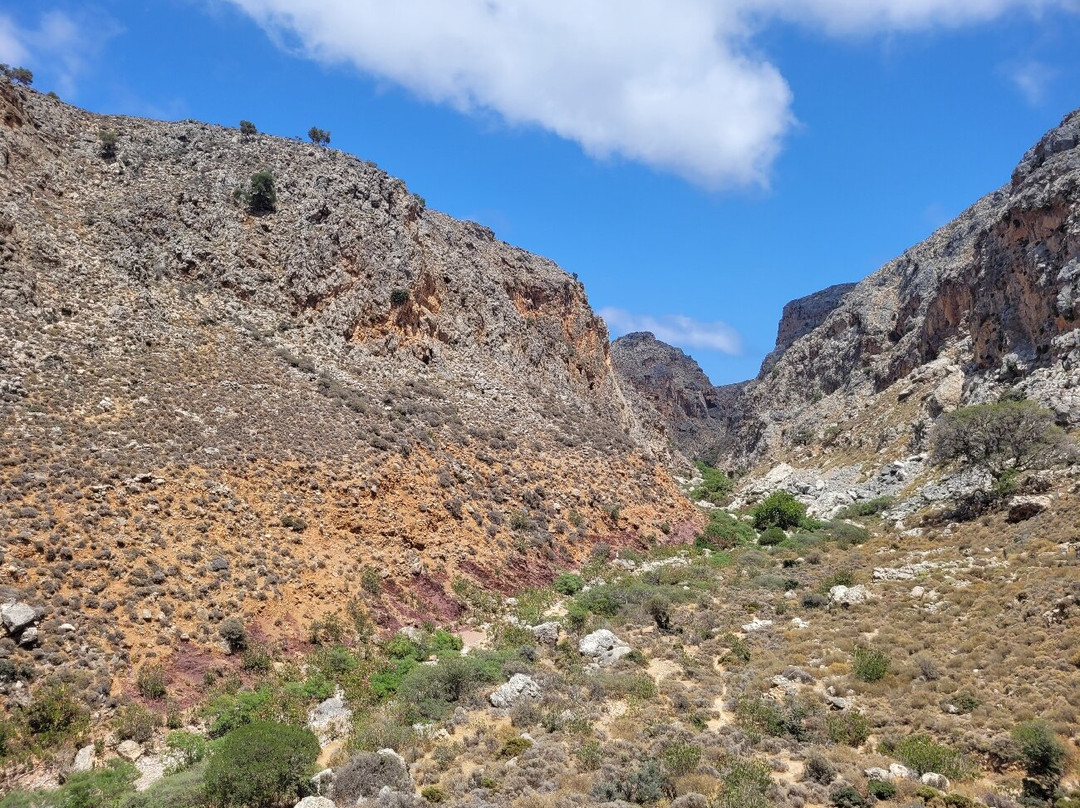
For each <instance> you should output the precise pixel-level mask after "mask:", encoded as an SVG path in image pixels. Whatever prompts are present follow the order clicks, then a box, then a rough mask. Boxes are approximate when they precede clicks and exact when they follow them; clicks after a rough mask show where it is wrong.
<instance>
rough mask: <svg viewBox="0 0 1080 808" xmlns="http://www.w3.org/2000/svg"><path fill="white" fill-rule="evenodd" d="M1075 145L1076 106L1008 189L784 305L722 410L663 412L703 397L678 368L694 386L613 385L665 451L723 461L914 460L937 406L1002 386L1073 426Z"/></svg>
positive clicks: (1077, 268)
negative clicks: (873, 267) (661, 430)
mask: <svg viewBox="0 0 1080 808" xmlns="http://www.w3.org/2000/svg"><path fill="white" fill-rule="evenodd" d="M1078 144H1080V111H1078V112H1074V113H1072V114H1071V115H1069V116H1068V117H1067V118H1066V119H1065V120H1064V121H1063V122H1062V124H1061V125H1060V126H1059V127H1058V128H1057V129H1055V130H1053V131H1051V132H1050V133H1048V134H1047V135H1046V136H1045V137H1044V138H1042V140H1040V141H1039V143H1038V144H1036V145H1035V146H1034V147H1033V148H1032V149H1031V150H1030V151H1029V152H1028V153H1027V154H1026V155H1025V156H1024V158H1023V159H1022V161H1021V162H1020V164H1019V166H1018V167H1017V168H1016V170H1015V171H1014V172H1013V175H1012V180H1011V182H1010V183H1009V184H1008V185H1006V186H1004V187H1003V188H1001V189H1000V190H998V191H995V192H994V193H992V194H989V195H988V196H986V197H985V198H983V199H981V200H979V201H978V202H977V203H976V204H975V205H973V206H972V207H971V208H970V209H968V210H967V211H965V212H964V213H963V214H961V215H960V216H959V217H958V218H957V219H956V220H955V221H953V222H951V223H950V224H948V225H946V226H944V227H942V228H941V229H940V230H938V231H937V232H935V233H934V234H933V235H932V236H930V238H928V239H927V240H926V241H924V242H922V243H921V244H918V245H916V246H915V247H912V248H911V249H910V250H908V251H907V252H905V253H904V254H903V255H901V256H900V257H899V258H897V259H895V260H894V261H891V262H890V263H888V264H886V265H885V266H884V267H882V268H881V269H879V270H878V271H877V272H875V273H874V274H872V275H870V276H869V277H868V278H866V279H865V280H863V281H862V282H860V283H858V284H854V285H846V284H845V285H843V286H838V287H832V288H830V289H827V290H825V291H823V292H819V293H818V294H816V295H812V296H811V297H809V298H804V299H802V300H798V301H794V302H793V303H790V304H788V306H786V307H785V309H784V318H783V320H782V321H781V323H780V327H779V329H778V335H777V345H776V349H775V350H774V351H773V352H772V353H771V354H770V355H769V357H768V358H767V359H766V360H765V362H764V364H763V366H762V370H761V373H760V374H759V376H758V378H756V379H754V380H751V381H748V382H746V383H744V384H742V385H740V386H738V387H736V388H733V389H732V388H727V389H724V390H720V391H715V392H714V394H713V395H714V396H715V395H721V396H722V397H723V405H722V406H721V407H719V408H718V409H719V411H720V412H719V415H720V417H717V413H716V412H715V411H710V412H709V413H708V414H707V416H701V415H694V414H690V413H687V412H686V411H685V410H681V411H680V412H679V413H678V415H677V417H674V418H673V417H672V412H673V411H674V410H677V409H678V406H677V402H679V401H682V400H685V399H687V398H693V399H694V400H697V399H698V398H702V399H703V398H705V397H707V396H708V395H709V392H708V390H707V388H706V389H703V388H702V386H701V384H700V382H699V381H698V380H697V379H696V377H695V374H694V369H693V368H687V367H685V366H684V365H683V364H680V365H679V371H678V374H677V375H676V374H674V373H672V378H673V379H684V378H685V379H690V378H693V379H694V381H693V382H692V383H691V384H689V385H687V386H684V387H679V385H678V383H674V382H673V385H674V388H675V389H671V390H670V391H667V392H664V391H660V390H658V389H657V387H656V386H655V385H650V384H649V383H648V380H644V382H643V380H642V379H641V378H640V377H639V376H635V374H633V373H630V372H627V371H626V369H625V368H620V372H621V373H622V374H623V378H625V379H626V380H627V381H628V382H630V383H631V384H633V385H634V386H635V387H636V388H637V389H638V391H639V393H640V394H642V396H643V397H644V398H646V399H650V398H651V399H652V401H653V402H654V404H653V406H652V407H651V408H650V407H649V406H643V407H642V409H643V411H645V412H651V410H652V409H659V412H660V414H661V417H662V418H663V419H664V420H665V421H666V423H667V425H668V428H669V431H670V433H671V434H672V436H673V437H675V439H676V441H677V442H678V441H679V440H680V438H681V437H682V436H692V437H688V438H687V439H686V441H685V442H684V443H682V444H681V445H682V446H683V448H685V449H686V451H688V452H690V453H692V454H697V455H705V456H716V457H718V458H719V462H720V463H721V464H723V465H726V466H729V467H730V466H734V467H740V466H741V467H754V466H757V467H759V468H761V469H762V470H764V469H765V468H766V466H767V465H768V464H771V463H775V462H778V461H788V462H792V463H795V464H804V465H805V464H809V463H812V464H813V465H815V466H817V467H819V468H820V467H822V466H825V467H828V466H838V465H847V466H848V467H853V466H854V465H857V464H867V465H868V466H870V465H872V466H873V467H874V468H875V469H876V468H879V467H880V466H882V465H883V464H884V463H886V462H887V461H890V460H895V459H899V458H905V457H907V456H909V455H914V454H917V453H919V452H921V451H922V450H923V449H924V448H925V446H926V438H927V435H928V431H929V426H930V424H931V423H932V422H933V420H934V419H935V418H936V417H937V416H939V415H940V414H941V413H942V412H944V411H946V410H949V409H952V408H954V407H956V406H958V405H966V404H973V403H980V402H983V401H988V400H994V399H995V398H997V397H998V396H999V395H1000V394H1001V393H1002V392H1004V391H1006V390H1008V389H1009V388H1012V387H1018V388H1020V389H1021V390H1022V391H1023V392H1024V393H1025V394H1026V395H1027V396H1029V397H1030V398H1034V399H1037V400H1038V401H1040V402H1042V403H1043V404H1045V405H1046V406H1047V407H1050V408H1051V409H1053V410H1054V412H1055V413H1056V414H1057V416H1058V420H1059V422H1060V423H1061V424H1063V425H1066V426H1076V425H1077V424H1078V423H1080V387H1078V382H1080V193H1078V188H1080V148H1078ZM651 350H652V351H653V352H654V353H658V352H659V351H660V350H661V349H658V348H656V347H654V348H652V349H651ZM625 353H626V352H624V351H621V350H618V349H617V350H615V351H613V356H614V357H615V358H616V359H617V360H618V358H619V357H620V356H623V355H625ZM665 372H667V371H665V370H662V369H656V370H653V371H652V377H654V378H655V377H658V376H661V375H663V373H665ZM658 401H659V403H656V402H658ZM714 409H716V408H714ZM687 419H690V420H692V421H693V423H692V424H690V425H687V424H686V423H685V421H686V420H687ZM708 433H711V434H712V439H711V446H709V447H706V448H704V449H703V448H701V447H702V445H703V443H708V442H709V441H708V440H707V439H706V438H704V437H703V435H705V434H708ZM856 476H858V475H856Z"/></svg>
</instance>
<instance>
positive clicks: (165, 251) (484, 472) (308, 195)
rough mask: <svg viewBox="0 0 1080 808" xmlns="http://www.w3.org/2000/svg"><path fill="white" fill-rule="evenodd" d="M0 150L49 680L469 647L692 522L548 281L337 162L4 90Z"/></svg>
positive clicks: (11, 410)
mask: <svg viewBox="0 0 1080 808" xmlns="http://www.w3.org/2000/svg"><path fill="white" fill-rule="evenodd" d="M0 121H2V123H0V443H2V445H3V449H2V452H0V454H2V457H0V490H2V491H3V495H2V498H0V532H2V536H3V545H4V546H3V548H2V550H3V573H2V575H3V580H0V588H2V589H3V592H2V593H0V594H6V595H18V596H20V597H22V598H23V599H25V600H28V601H30V602H31V603H33V604H35V605H37V606H39V607H41V608H45V609H47V610H48V617H47V620H46V622H45V624H44V628H43V631H42V637H43V640H42V642H43V643H44V647H45V649H46V653H51V652H53V651H56V650H57V648H58V647H59V645H60V644H61V642H62V641H63V640H62V638H61V637H60V636H59V635H58V634H57V633H56V632H55V631H50V630H49V628H48V627H49V626H51V625H53V624H54V623H64V622H71V623H73V624H74V625H75V626H76V628H77V629H78V636H81V637H83V639H86V637H87V636H88V635H87V634H85V633H84V631H83V629H84V628H86V629H87V630H89V631H91V633H95V632H96V633H98V634H102V632H103V634H102V636H104V637H105V638H106V639H108V640H109V642H110V644H111V646H112V647H115V645H116V643H121V642H122V643H123V644H124V645H125V647H126V648H127V649H128V650H127V651H125V653H124V654H123V658H122V659H121V662H120V664H121V665H123V664H124V663H125V661H130V660H131V659H133V658H138V657H139V656H141V655H143V654H145V653H148V652H151V651H152V650H153V649H154V648H160V647H162V646H167V645H170V644H172V643H175V642H177V641H178V638H180V637H184V638H190V639H192V640H199V639H203V640H209V639H212V638H213V637H214V633H213V632H214V627H215V626H216V621H217V620H220V619H221V617H222V616H226V615H232V614H236V615H240V616H242V617H243V618H244V619H246V620H248V621H249V622H251V623H253V624H255V625H258V626H261V629H260V630H263V631H268V632H270V633H276V634H279V635H289V634H293V635H295V634H300V633H302V632H303V631H304V626H305V625H306V624H307V623H308V622H310V621H311V620H313V619H315V618H316V617H319V616H321V615H324V614H326V613H328V612H333V611H341V610H342V609H344V608H345V604H347V603H348V602H349V601H350V600H352V601H354V602H363V603H364V604H365V605H366V607H367V608H368V609H369V610H370V611H371V612H372V614H373V615H375V616H376V617H378V618H379V619H383V620H386V621H389V622H393V621H394V620H395V619H403V618H409V617H410V615H412V616H414V617H415V618H417V619H426V618H428V617H432V616H437V615H442V616H444V617H452V616H453V615H455V614H456V613H457V612H458V611H459V610H460V603H459V601H460V598H461V597H462V596H463V595H462V593H464V592H466V591H467V588H468V586H471V585H473V584H477V583H478V584H482V585H486V586H496V587H498V588H501V589H504V590H510V589H512V588H514V587H516V586H521V585H524V584H527V583H529V582H530V581H535V580H538V579H540V578H543V577H544V576H550V575H551V574H552V571H553V570H554V569H556V568H558V567H560V566H562V567H565V566H566V565H569V564H571V563H573V562H574V560H575V559H580V558H581V557H582V556H583V555H584V554H586V553H587V552H588V551H589V548H590V547H591V546H592V544H593V543H595V542H596V541H599V540H603V541H606V542H609V543H615V544H619V543H628V542H647V541H650V540H652V539H657V538H661V537H662V533H669V534H670V535H671V536H673V537H675V536H679V535H685V534H680V525H686V527H687V529H688V528H689V526H690V525H689V523H691V522H693V521H694V520H695V519H697V517H696V515H695V514H694V513H693V511H692V509H691V508H690V507H689V505H688V503H686V501H685V500H684V499H683V498H682V497H681V495H680V494H679V492H678V490H677V489H676V487H675V486H674V484H673V483H672V481H671V479H670V478H669V477H668V475H667V473H666V472H665V471H664V469H663V467H662V461H663V460H664V459H665V453H666V451H667V450H666V448H665V443H664V441H663V440H662V439H661V438H660V437H659V436H657V435H656V434H655V433H653V432H652V431H651V430H650V429H649V428H648V427H647V426H643V425H642V424H641V422H640V421H639V419H638V418H637V416H636V415H635V414H634V413H633V411H632V410H631V409H630V407H629V406H628V405H627V403H626V401H625V399H624V397H623V393H622V390H621V388H620V385H619V382H618V380H617V379H616V377H615V375H614V373H613V371H612V367H611V364H610V358H609V354H608V338H607V331H606V329H605V327H604V324H603V322H602V321H601V320H600V319H599V318H598V317H597V316H596V315H595V314H594V313H593V312H592V310H591V309H590V308H589V305H588V301H587V299H586V296H585V291H584V289H583V287H582V285H581V284H580V283H579V282H577V281H576V280H575V279H573V278H572V277H570V276H569V275H568V274H566V273H565V272H564V271H563V270H561V269H560V268H559V267H558V266H556V265H555V264H554V263H552V262H551V261H548V260H546V259H543V258H540V257H538V256H535V255H530V254H529V253H526V252H525V251H523V250H520V249H517V248H514V247H512V246H510V245H508V244H504V243H502V242H500V241H499V240H497V239H496V238H495V237H494V236H493V234H492V233H491V231H490V230H488V229H486V228H484V227H482V226H480V225H477V224H473V223H470V222H461V221H456V220H454V219H452V218H450V217H448V216H445V215H443V214H440V213H437V212H435V211H432V210H428V209H426V207H425V204H424V201H423V200H422V199H420V198H419V197H417V196H415V195H414V194H412V193H410V192H409V191H408V189H407V188H406V187H405V185H404V183H402V182H401V181H400V180H397V179H393V178H391V177H389V176H387V175H386V174H385V173H384V172H382V171H380V170H379V169H378V168H377V167H375V166H374V165H372V164H370V163H365V162H363V161H362V160H359V159H357V158H355V157H352V156H350V155H347V154H343V153H341V152H339V151H335V150H331V149H327V148H322V147H317V146H313V145H306V144H302V143H299V142H294V141H290V140H286V139H281V138H275V137H269V136H264V135H254V136H244V135H241V134H240V132H238V131H237V130H232V129H227V128H223V127H219V126H210V125H206V124H202V123H197V122H192V121H183V122H179V123H162V122H156V121H149V120H140V119H133V118H121V117H102V116H97V115H93V114H90V113H87V112H83V111H80V110H78V109H75V108H72V107H70V106H66V105H64V104H62V103H61V102H59V101H57V100H54V99H50V98H48V97H45V96H43V95H41V94H39V93H36V92H33V91H31V90H25V89H21V88H16V87H12V86H10V85H8V84H5V83H2V82H0ZM103 132H113V133H115V135H116V138H115V141H116V142H115V153H112V150H111V149H109V148H107V147H106V145H107V144H106V145H103V144H104V141H105V140H107V139H108V138H104V139H103V137H102V133H103ZM262 170H268V171H270V172H271V173H272V176H273V180H274V186H275V189H276V192H277V203H276V208H275V210H274V211H272V212H263V213H260V214H255V213H252V212H251V210H250V209H249V205H248V204H247V202H246V201H245V193H246V192H247V191H248V189H249V186H250V179H251V177H252V175H253V174H254V173H255V172H259V171H262ZM452 585H453V586H452ZM373 593H375V594H373ZM50 621H51V622H50ZM2 642H9V641H8V640H2ZM84 663H85V664H84V665H83V667H84V668H88V669H92V668H93V666H92V665H89V663H86V661H85V660H84Z"/></svg>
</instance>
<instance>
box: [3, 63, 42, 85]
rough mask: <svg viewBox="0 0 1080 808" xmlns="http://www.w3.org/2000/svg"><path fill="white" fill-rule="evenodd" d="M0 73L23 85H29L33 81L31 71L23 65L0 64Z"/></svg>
mask: <svg viewBox="0 0 1080 808" xmlns="http://www.w3.org/2000/svg"><path fill="white" fill-rule="evenodd" d="M0 75H2V76H4V77H5V78H6V79H8V80H10V81H12V82H14V83H15V84H21V85H23V86H24V87H29V86H30V85H31V84H33V83H34V74H33V72H32V71H30V70H28V69H27V68H25V67H12V66H11V65H5V64H0Z"/></svg>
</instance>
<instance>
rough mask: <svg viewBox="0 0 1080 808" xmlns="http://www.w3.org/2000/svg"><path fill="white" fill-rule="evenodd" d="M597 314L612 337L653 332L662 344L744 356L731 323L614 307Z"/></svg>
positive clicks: (605, 308)
mask: <svg viewBox="0 0 1080 808" xmlns="http://www.w3.org/2000/svg"><path fill="white" fill-rule="evenodd" d="M597 313H598V314H599V315H600V316H601V317H602V318H604V322H606V323H607V324H608V330H609V331H611V333H612V336H621V335H623V334H629V333H630V332H632V331H651V332H652V334H653V336H654V337H656V338H657V339H658V340H660V341H661V342H667V343H669V344H671V345H678V346H680V347H685V348H704V349H707V350H710V351H720V352H721V353H726V354H728V355H730V356H738V355H739V354H741V353H742V338H741V337H740V336H739V334H738V332H736V331H735V329H734V328H732V327H731V326H729V325H728V324H727V323H721V322H719V321H717V322H713V323H701V322H698V321H697V320H694V319H691V318H690V317H686V316H684V315H682V314H665V315H662V316H660V317H654V316H652V315H650V314H632V313H631V312H628V311H626V310H624V309H616V308H612V307H610V306H605V307H604V308H602V309H600V311H599V312H597Z"/></svg>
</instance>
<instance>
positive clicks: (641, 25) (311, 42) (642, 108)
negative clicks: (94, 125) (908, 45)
mask: <svg viewBox="0 0 1080 808" xmlns="http://www.w3.org/2000/svg"><path fill="white" fill-rule="evenodd" d="M229 2H232V3H233V4H235V5H237V6H239V7H240V8H241V9H243V10H244V11H245V12H247V13H248V14H249V15H250V16H251V17H253V18H254V19H255V20H256V21H257V22H258V23H259V24H260V25H262V26H263V28H264V29H265V30H266V31H267V32H269V33H270V35H271V36H273V37H274V39H275V41H277V42H278V43H279V44H281V45H282V46H284V43H287V42H289V43H298V46H297V49H298V50H299V52H301V53H303V54H305V55H307V56H309V57H312V58H315V59H318V60H321V61H324V62H328V63H341V64H351V65H353V66H355V67H356V68H358V69H360V70H361V71H364V72H365V73H369V74H371V75H374V76H378V77H380V78H383V79H388V80H390V81H393V82H396V83H397V84H400V85H402V86H404V87H407V88H408V89H410V90H411V91H412V92H414V93H416V94H417V95H418V96H420V97H422V98H425V99H428V100H431V101H434V102H440V103H447V104H451V105H453V106H454V107H456V108H457V109H459V110H462V111H470V110H477V109H483V110H493V111H495V112H497V113H498V114H500V115H501V116H502V117H503V118H504V119H505V120H506V121H508V122H510V123H512V124H526V125H535V126H539V127H542V128H544V129H547V130H549V131H552V132H555V133H557V134H558V135H560V136H562V137H564V138H567V139H569V140H573V141H576V142H577V143H579V144H581V146H582V148H584V149H585V151H586V152H588V153H589V154H591V155H595V156H598V157H607V156H620V157H623V158H627V159H630V160H635V161H638V162H641V163H645V164H647V165H650V166H652V167H654V168H657V169H660V170H664V171H669V172H672V173H674V174H677V175H679V176H681V177H684V178H686V179H688V180H690V181H692V182H695V183H697V184H699V185H702V186H705V187H709V188H720V187H732V186H754V185H757V186H766V185H767V184H768V180H769V172H770V169H771V166H772V163H773V161H774V159H775V157H776V155H777V154H778V153H779V151H780V148H781V146H782V144H783V140H784V136H785V134H786V133H787V132H788V131H789V130H790V129H791V127H792V126H793V124H794V123H795V118H794V115H793V113H792V109H791V104H792V94H791V90H790V88H789V87H788V85H787V82H786V81H785V80H784V78H783V76H782V75H781V74H780V72H779V70H778V69H777V68H776V67H775V66H774V65H773V64H772V63H771V62H770V61H769V60H768V58H767V57H766V56H765V55H763V54H762V53H760V52H759V51H758V50H757V49H756V48H755V45H754V35H755V34H756V33H757V32H759V31H760V30H761V29H762V28H764V27H766V26H768V25H769V24H770V23H772V22H775V21H778V20H782V21H786V22H790V23H796V24H800V25H803V26H806V27H809V28H811V29H812V30H822V31H825V32H827V33H829V34H832V35H870V34H875V33H881V32H903V31H915V30H919V29H925V28H930V27H938V26H945V27H956V26H961V25H970V24H975V23H980V22H986V21H989V20H992V19H995V18H997V17H1000V16H1001V15H1003V14H1005V13H1007V12H1010V11H1018V12H1019V11H1023V12H1024V13H1036V14H1037V13H1040V12H1041V11H1043V10H1044V9H1050V8H1067V9H1075V8H1076V7H1077V3H1080V0H666V2H661V0H589V2H585V3H583V2H580V0H455V2H446V0H395V2H392V3H387V2H383V1H382V0H320V1H319V2H312V0H229Z"/></svg>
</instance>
